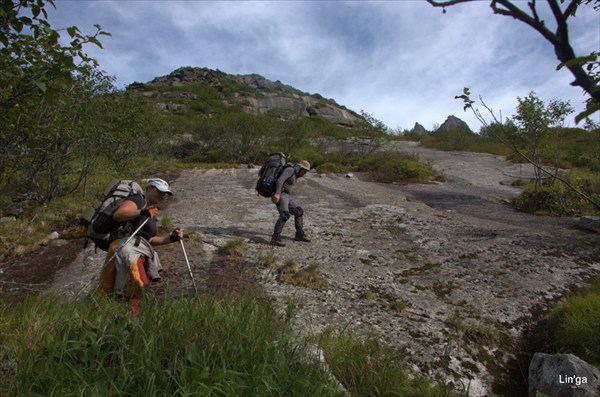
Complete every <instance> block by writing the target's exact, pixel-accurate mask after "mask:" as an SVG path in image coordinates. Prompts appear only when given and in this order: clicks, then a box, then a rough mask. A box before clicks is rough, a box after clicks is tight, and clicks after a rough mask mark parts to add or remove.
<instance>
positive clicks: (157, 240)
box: [148, 228, 183, 245]
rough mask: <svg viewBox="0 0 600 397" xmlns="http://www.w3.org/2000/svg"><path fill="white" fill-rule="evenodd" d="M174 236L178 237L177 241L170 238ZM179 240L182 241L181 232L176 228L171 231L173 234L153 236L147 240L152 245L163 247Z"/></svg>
mask: <svg viewBox="0 0 600 397" xmlns="http://www.w3.org/2000/svg"><path fill="white" fill-rule="evenodd" d="M174 234H176V235H177V236H178V239H177V240H175V239H174V237H172V236H173V235H174ZM181 239H183V230H181V229H180V228H177V229H175V230H173V232H172V233H171V234H169V235H166V236H154V237H151V238H150V240H148V241H149V242H150V244H152V245H164V244H169V243H174V242H177V241H179V240H181Z"/></svg>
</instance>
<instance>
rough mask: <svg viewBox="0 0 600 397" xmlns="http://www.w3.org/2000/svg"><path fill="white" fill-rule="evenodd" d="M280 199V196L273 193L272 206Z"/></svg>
mask: <svg viewBox="0 0 600 397" xmlns="http://www.w3.org/2000/svg"><path fill="white" fill-rule="evenodd" d="M280 198H281V194H279V193H275V194H274V195H272V196H271V201H272V202H273V204H277V203H278V202H279V199H280Z"/></svg>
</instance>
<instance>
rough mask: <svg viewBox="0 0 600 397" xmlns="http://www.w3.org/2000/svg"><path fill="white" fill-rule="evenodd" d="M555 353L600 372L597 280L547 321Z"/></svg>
mask: <svg viewBox="0 0 600 397" xmlns="http://www.w3.org/2000/svg"><path fill="white" fill-rule="evenodd" d="M549 325H550V329H551V334H552V335H553V343H554V346H555V349H556V350H557V351H558V352H561V353H572V354H575V355H576V356H578V357H580V358H582V359H583V360H585V361H587V362H589V363H591V364H593V365H595V366H597V367H599V368H600V276H598V277H596V278H595V279H594V280H593V281H592V283H591V285H590V286H589V287H588V288H587V289H586V290H584V291H580V292H579V293H576V294H573V295H571V296H569V297H568V298H567V300H566V301H565V302H564V303H562V304H561V305H560V306H558V307H557V308H556V309H554V311H553V312H552V314H551V315H550V318H549Z"/></svg>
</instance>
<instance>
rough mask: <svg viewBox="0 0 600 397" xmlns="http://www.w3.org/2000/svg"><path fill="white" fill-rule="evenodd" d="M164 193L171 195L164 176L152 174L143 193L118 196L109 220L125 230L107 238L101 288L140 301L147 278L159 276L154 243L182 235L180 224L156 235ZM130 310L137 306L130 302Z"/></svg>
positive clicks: (155, 279)
mask: <svg viewBox="0 0 600 397" xmlns="http://www.w3.org/2000/svg"><path fill="white" fill-rule="evenodd" d="M122 183H123V182H121V184H122ZM135 185H137V184H135ZM166 195H173V193H172V192H171V189H170V188H169V184H168V183H167V182H166V181H164V180H163V179H160V178H153V179H150V180H148V182H147V184H146V188H145V191H144V193H141V192H139V191H137V189H136V190H133V191H132V192H131V193H130V194H129V195H126V196H125V197H122V198H121V199H120V200H119V202H118V203H117V206H116V208H115V209H114V212H112V214H111V216H110V217H109V219H108V221H109V223H110V222H111V221H112V222H113V223H114V224H115V225H120V226H119V227H121V228H123V225H127V228H126V229H127V230H128V232H124V233H122V234H121V235H118V236H117V238H115V239H114V240H113V239H111V240H112V241H110V242H109V246H108V250H107V256H106V262H105V264H104V268H103V269H102V274H101V276H100V285H99V289H100V290H102V291H104V292H108V293H111V292H114V293H115V295H117V296H123V297H125V298H127V299H132V300H137V304H139V299H140V298H141V296H142V293H143V289H144V286H145V285H146V284H148V282H149V281H158V280H159V279H160V274H159V272H160V271H161V270H162V267H161V265H160V260H159V258H158V255H157V254H156V252H155V251H154V248H153V247H154V246H157V245H163V244H168V243H174V242H177V241H180V240H181V239H183V230H181V229H180V228H177V229H175V230H173V231H172V232H171V233H170V234H169V235H166V236H158V227H157V221H156V215H157V214H158V207H157V206H158V204H160V203H161V202H162V201H163V200H164V198H165V196H166ZM92 224H93V222H92ZM134 306H136V304H135V302H134ZM132 310H133V311H136V310H137V306H136V307H133V306H132ZM136 312H137V311H136Z"/></svg>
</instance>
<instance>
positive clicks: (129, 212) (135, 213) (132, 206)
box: [113, 200, 143, 222]
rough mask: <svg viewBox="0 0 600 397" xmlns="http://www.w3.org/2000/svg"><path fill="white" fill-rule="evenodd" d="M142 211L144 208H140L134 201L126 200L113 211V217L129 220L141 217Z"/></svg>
mask: <svg viewBox="0 0 600 397" xmlns="http://www.w3.org/2000/svg"><path fill="white" fill-rule="evenodd" d="M142 211H143V210H140V209H139V208H138V207H137V205H136V203H134V202H133V201H131V200H125V201H123V204H121V205H120V206H119V208H117V210H116V211H115V212H114V213H113V219H114V220H115V221H117V222H127V221H129V220H132V219H135V218H139V217H140V216H141V212H142Z"/></svg>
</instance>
